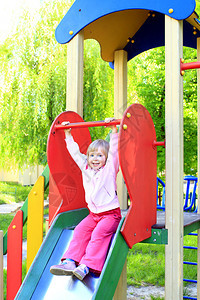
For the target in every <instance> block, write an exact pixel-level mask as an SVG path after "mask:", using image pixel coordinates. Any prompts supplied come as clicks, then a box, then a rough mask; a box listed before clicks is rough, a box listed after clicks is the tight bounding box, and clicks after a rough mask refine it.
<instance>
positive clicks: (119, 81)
mask: <svg viewBox="0 0 200 300" xmlns="http://www.w3.org/2000/svg"><path fill="white" fill-rule="evenodd" d="M114 66H115V69H114V116H115V118H117V119H120V118H121V117H122V115H123V113H124V111H125V109H126V107H127V52H126V51H124V50H118V51H115V55H114ZM117 193H118V197H119V201H120V207H121V209H127V189H126V185H125V183H124V179H123V176H122V173H121V171H120V172H119V174H118V176H117ZM126 294H127V267H126V263H125V265H124V268H123V270H122V273H121V276H120V279H119V283H118V286H117V289H116V291H115V295H114V299H115V300H124V299H127V296H126Z"/></svg>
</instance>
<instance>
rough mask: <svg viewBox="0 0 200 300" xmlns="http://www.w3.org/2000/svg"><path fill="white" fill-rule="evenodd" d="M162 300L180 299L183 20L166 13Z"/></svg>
mask: <svg viewBox="0 0 200 300" xmlns="http://www.w3.org/2000/svg"><path fill="white" fill-rule="evenodd" d="M165 43H166V44H165V78H166V79H165V80H166V85H165V88H166V97H165V127H166V228H167V229H168V245H166V248H165V299H166V300H179V299H183V79H182V76H181V75H180V58H181V57H182V53H183V22H182V21H177V20H174V19H172V18H170V17H168V16H165Z"/></svg>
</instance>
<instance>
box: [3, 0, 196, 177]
mask: <svg viewBox="0 0 200 300" xmlns="http://www.w3.org/2000/svg"><path fill="white" fill-rule="evenodd" d="M73 2H74V1H70V0H68V1H65V0H59V1H55V0H54V1H50V0H46V1H42V2H41V7H40V9H39V10H38V11H37V12H36V13H35V14H34V17H33V16H32V15H30V13H29V12H28V11H25V12H24V15H23V17H22V18H21V19H20V22H19V25H18V28H17V31H16V33H15V34H14V35H13V36H12V37H10V38H8V39H7V40H6V41H5V42H4V43H3V44H1V45H0V74H1V75H0V155H1V160H0V167H3V168H8V167H10V166H13V165H17V166H19V167H23V166H24V164H26V163H29V164H46V144H47V138H48V133H49V129H50V126H51V124H52V122H53V120H54V119H55V117H56V116H57V115H58V114H59V113H61V112H62V111H64V110H65V102H66V93H67V91H66V69H67V57H66V55H67V51H66V47H67V46H66V45H60V44H58V43H57V41H56V40H55V37H54V32H55V28H56V27H57V25H58V24H59V22H60V20H61V19H62V18H63V16H64V14H66V12H67V10H68V9H69V7H70V6H71V4H72V3H73ZM196 4H197V7H196V11H197V12H199V11H200V1H199V0H198V1H196ZM183 57H184V59H185V61H186V62H188V61H194V60H196V51H195V50H193V49H188V48H185V49H184V55H183ZM183 79H184V172H185V173H186V174H192V175H196V172H197V94H196V83H197V78H196V71H187V72H186V73H185V75H184V78H183ZM113 85H114V72H113V70H112V69H111V68H110V67H109V64H108V63H106V62H104V61H103V60H102V59H101V57H100V47H99V44H98V43H97V42H96V41H92V40H87V41H85V51H84V90H83V94H84V112H83V117H84V119H85V120H86V121H89V120H101V119H104V118H105V117H112V116H113V113H114V112H113V106H114V105H113V101H114V87H113ZM135 102H139V103H141V104H143V105H144V106H145V107H146V108H147V109H148V111H149V112H150V114H151V116H152V118H153V121H154V124H155V129H156V134H157V140H159V141H162V140H164V139H165V54H164V47H161V48H158V49H152V50H149V51H147V52H144V53H142V54H140V55H138V56H137V57H135V58H134V59H132V60H131V61H130V62H129V64H128V104H132V103H135ZM122 110H123V111H124V108H122ZM90 131H91V135H92V139H95V138H97V137H101V138H105V137H106V135H107V133H108V130H105V129H104V128H98V129H96V128H92V129H91V130H90ZM157 151H158V173H160V172H163V171H164V170H165V149H164V148H162V147H158V149H157Z"/></svg>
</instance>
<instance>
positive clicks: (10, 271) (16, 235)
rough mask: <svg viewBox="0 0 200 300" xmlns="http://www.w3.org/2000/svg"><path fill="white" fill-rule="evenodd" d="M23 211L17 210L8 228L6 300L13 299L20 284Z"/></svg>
mask: <svg viewBox="0 0 200 300" xmlns="http://www.w3.org/2000/svg"><path fill="white" fill-rule="evenodd" d="M22 232H23V211H22V210H18V212H17V213H16V215H15V217H14V219H13V220H12V222H11V224H10V226H9V227H8V240H7V300H12V299H14V298H15V296H16V294H17V292H18V290H19V288H20V286H21V283H22Z"/></svg>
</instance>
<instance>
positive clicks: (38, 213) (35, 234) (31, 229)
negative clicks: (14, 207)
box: [27, 176, 44, 271]
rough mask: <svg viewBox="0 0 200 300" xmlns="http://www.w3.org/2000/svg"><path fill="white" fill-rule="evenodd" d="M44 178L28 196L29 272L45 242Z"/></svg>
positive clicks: (40, 179) (38, 181)
mask: <svg viewBox="0 0 200 300" xmlns="http://www.w3.org/2000/svg"><path fill="white" fill-rule="evenodd" d="M43 214H44V177H43V176H40V177H39V178H38V180H37V181H36V183H35V185H34V186H33V188H32V190H31V192H30V193H29V195H28V219H27V271H28V269H29V268H30V266H31V264H32V262H33V260H34V258H35V256H36V254H37V252H38V250H39V248H40V245H41V244H42V240H43Z"/></svg>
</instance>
